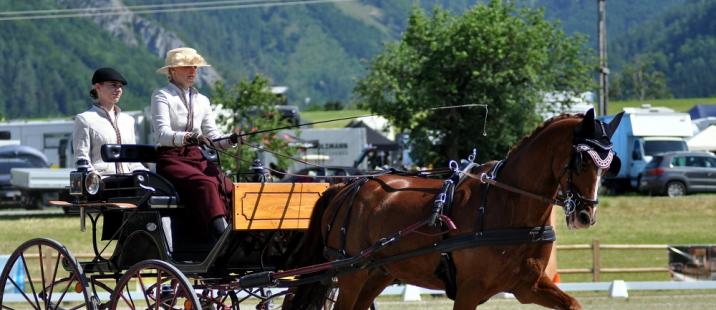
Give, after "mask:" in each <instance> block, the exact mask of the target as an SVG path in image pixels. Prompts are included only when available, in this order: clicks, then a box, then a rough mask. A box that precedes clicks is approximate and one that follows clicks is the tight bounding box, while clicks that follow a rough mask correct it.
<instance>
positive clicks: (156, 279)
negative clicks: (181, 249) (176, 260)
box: [109, 259, 201, 310]
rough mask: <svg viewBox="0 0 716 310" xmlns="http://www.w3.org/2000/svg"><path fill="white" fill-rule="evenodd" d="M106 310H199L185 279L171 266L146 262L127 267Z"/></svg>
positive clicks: (196, 300) (156, 261)
mask: <svg viewBox="0 0 716 310" xmlns="http://www.w3.org/2000/svg"><path fill="white" fill-rule="evenodd" d="M109 308H110V309H163V310H169V309H172V310H173V309H187V310H188V309H194V310H199V309H201V304H200V303H199V299H198V298H197V296H196V294H195V293H194V288H193V287H192V286H191V284H190V283H189V280H187V278H186V277H185V276H184V274H182V273H181V271H179V270H178V269H177V268H176V267H174V266H172V265H171V264H169V263H167V262H164V261H161V260H156V259H150V260H145V261H141V262H139V263H137V264H135V265H134V266H132V268H129V271H127V273H126V274H124V276H122V278H120V279H119V282H118V283H117V286H116V287H115V289H114V292H113V293H112V299H111V301H110V307H109Z"/></svg>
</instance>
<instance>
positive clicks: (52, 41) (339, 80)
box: [0, 0, 714, 118]
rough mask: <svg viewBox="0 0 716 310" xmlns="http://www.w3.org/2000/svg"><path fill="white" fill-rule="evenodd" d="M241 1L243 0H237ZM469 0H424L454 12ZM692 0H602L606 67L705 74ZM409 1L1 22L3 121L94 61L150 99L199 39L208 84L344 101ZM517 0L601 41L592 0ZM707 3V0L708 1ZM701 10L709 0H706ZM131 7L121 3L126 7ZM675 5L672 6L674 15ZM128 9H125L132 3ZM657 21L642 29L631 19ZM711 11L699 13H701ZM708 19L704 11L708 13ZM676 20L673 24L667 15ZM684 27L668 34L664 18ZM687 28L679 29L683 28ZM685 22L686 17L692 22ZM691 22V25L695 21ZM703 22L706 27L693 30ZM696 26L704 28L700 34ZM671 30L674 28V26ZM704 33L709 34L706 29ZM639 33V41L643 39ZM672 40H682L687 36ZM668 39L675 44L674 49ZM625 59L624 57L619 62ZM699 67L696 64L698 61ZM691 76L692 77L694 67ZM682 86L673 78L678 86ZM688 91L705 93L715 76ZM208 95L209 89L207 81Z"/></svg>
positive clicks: (69, 104)
mask: <svg viewBox="0 0 716 310" xmlns="http://www.w3.org/2000/svg"><path fill="white" fill-rule="evenodd" d="M193 2H194V1H189V0H154V1H151V2H150V1H147V0H56V1H53V0H33V1H0V11H4V12H7V11H22V10H39V9H69V8H98V7H107V6H119V7H126V6H132V5H146V4H148V3H151V4H152V5H159V4H176V5H177V6H178V5H180V4H181V5H183V4H188V3H193ZM242 2H243V3H246V1H242ZM476 2H484V1H475V0H421V1H418V2H417V3H418V4H419V5H421V6H422V7H423V8H425V9H427V10H429V9H430V8H431V7H433V6H435V5H440V6H442V7H446V8H448V9H449V10H451V11H453V12H455V13H456V14H461V12H463V11H464V10H465V9H466V8H467V7H469V6H471V5H474V4H475V3H476ZM694 2H695V1H687V0H649V1H607V10H608V11H607V21H608V36H609V38H610V39H612V40H614V39H617V40H619V38H621V37H623V36H624V35H628V36H629V38H628V39H624V41H623V42H622V41H616V42H617V43H614V44H612V43H610V45H609V46H610V51H609V59H610V66H611V67H612V69H613V71H617V70H619V67H620V64H621V63H624V61H630V59H631V58H632V57H633V56H634V55H637V54H640V53H645V52H648V53H655V52H656V51H660V50H663V51H665V52H663V55H664V59H668V61H665V63H666V64H663V65H662V66H663V68H662V69H663V71H664V72H666V73H667V75H669V76H670V78H671V77H673V80H670V86H672V89H673V90H674V92H675V93H676V92H677V91H678V93H677V95H680V96H686V95H690V94H692V91H691V90H689V89H688V87H686V85H692V84H694V83H697V82H698V81H704V80H708V79H710V73H709V72H708V71H707V70H703V69H700V68H703V67H706V66H708V65H710V63H712V62H713V60H712V59H711V58H710V56H709V55H708V54H714V53H713V52H712V49H711V43H710V40H711V39H710V38H711V37H712V35H711V34H713V33H714V32H713V29H712V28H709V27H710V26H709V25H708V23H707V22H708V20H703V23H706V24H704V25H698V27H697V28H698V29H695V31H696V32H694V34H696V36H693V37H692V36H691V32H688V31H687V30H689V31H690V29H691V28H683V29H681V30H678V29H675V28H678V27H677V26H678V25H682V24H689V23H691V22H692V20H693V21H694V22H695V21H696V20H701V19H700V18H699V17H698V16H695V17H691V15H686V17H685V16H682V15H683V14H692V12H691V11H689V10H685V9H681V10H679V8H680V7H684V8H685V7H688V6H689V5H682V4H683V3H694ZM267 3H268V2H267ZM414 3H416V2H415V1H414V0H390V1H385V0H360V1H353V2H343V3H322V4H311V5H286V6H273V7H253V8H241V9H226V10H207V11H194V12H164V13H149V14H146V13H145V14H125V15H108V16H94V17H75V18H59V19H38V20H18V21H0V25H1V26H0V55H3V57H2V58H0V70H2V72H3V73H2V74H1V76H0V113H2V114H3V115H4V116H5V117H6V118H17V117H46V116H70V115H73V114H75V113H78V112H80V111H82V110H84V109H86V107H87V106H88V105H89V104H90V100H89V97H88V95H87V92H88V90H89V88H90V85H89V79H90V76H91V74H92V72H93V70H94V69H96V68H98V67H102V66H112V67H115V68H117V69H119V70H120V71H121V72H122V73H123V74H124V75H125V77H126V78H127V79H128V80H129V86H128V87H127V88H126V91H125V95H124V98H123V100H122V105H123V107H124V108H125V109H129V110H134V109H139V108H142V107H145V106H147V105H148V104H149V96H150V94H151V91H152V90H153V89H155V88H157V87H160V86H161V85H163V84H164V83H166V80H165V78H164V77H162V76H161V75H158V74H156V73H155V72H154V71H155V70H156V69H157V68H158V67H161V66H162V64H163V56H164V54H165V53H166V51H167V50H168V49H170V48H174V47H178V46H183V45H188V46H192V47H195V48H196V49H197V50H199V52H200V53H201V54H202V55H204V56H205V58H207V60H208V61H209V62H210V63H211V64H212V65H213V67H212V68H211V69H202V70H201V72H202V74H203V77H202V79H203V81H205V83H204V85H205V86H206V84H209V83H211V81H214V80H217V79H223V80H224V81H225V82H226V83H227V84H229V85H233V84H235V83H237V82H238V81H239V79H241V78H244V77H251V76H253V75H255V74H263V75H265V76H267V77H269V78H270V79H271V80H272V81H273V83H274V84H277V85H286V86H289V88H290V90H289V98H290V100H291V103H293V104H299V105H304V104H306V103H307V102H308V101H307V98H309V99H308V100H310V103H311V104H314V105H319V106H320V105H322V104H323V103H324V102H325V101H327V100H341V101H344V102H348V101H349V100H350V98H351V91H352V88H353V85H354V81H355V79H356V78H359V77H361V76H363V75H364V74H365V68H366V63H367V62H368V61H370V59H371V58H373V57H374V56H375V55H376V54H377V53H379V52H380V51H381V49H382V48H383V46H384V44H386V43H387V42H393V41H395V40H398V39H399V38H400V35H401V33H402V31H403V29H404V28H405V24H406V21H407V18H408V14H409V13H410V9H411V7H412V6H413V5H414ZM517 3H519V4H524V5H530V6H534V7H544V10H545V15H546V17H547V18H550V19H559V20H561V23H562V25H563V26H564V27H565V29H566V32H567V33H575V32H580V33H584V34H587V35H588V37H589V39H590V42H591V44H592V45H593V46H595V47H596V23H597V21H596V6H597V5H596V1H594V0H529V1H520V2H517ZM704 3H706V1H704ZM703 7H704V10H705V12H707V10H706V9H708V8H707V7H706V4H703ZM127 10H128V9H127ZM672 11H673V13H669V12H672ZM127 12H128V13H129V11H127ZM661 13H669V14H671V15H669V16H671V17H667V19H666V20H664V21H659V22H653V23H652V26H650V27H649V28H651V29H652V30H650V31H649V32H648V34H644V35H640V34H639V33H636V31H634V32H635V33H634V34H630V31H627V30H628V29H632V30H636V28H635V26H636V25H640V24H641V23H642V22H643V21H648V20H651V19H654V17H655V16H656V15H658V14H661ZM703 14H706V13H703ZM707 17H709V18H711V15H708V16H707ZM670 21H671V22H670ZM662 24H663V25H673V26H672V27H671V28H674V29H672V30H673V31H681V32H680V34H678V35H677V34H676V33H674V35H669V36H665V34H664V33H660V32H663V29H662V28H660V26H661V25H662ZM684 27H686V26H684ZM689 27H691V26H689ZM694 27H696V25H694ZM699 27H701V28H699ZM699 29H706V30H704V31H699ZM672 30H669V31H670V32H669V33H671V31H672ZM709 31H710V33H709ZM639 42H641V43H639ZM679 42H688V44H682V43H679ZM672 45H673V46H672ZM622 59H624V61H622ZM700 65H702V67H699V66H700ZM693 73H698V74H693ZM682 84H683V85H684V86H679V85H682ZM702 88H703V89H702V90H700V91H698V92H696V93H693V95H696V94H701V95H710V93H709V92H708V89H709V88H710V89H713V87H711V86H710V85H704V86H703V87H702ZM204 91H205V92H206V93H207V94H209V92H210V91H209V89H207V88H204Z"/></svg>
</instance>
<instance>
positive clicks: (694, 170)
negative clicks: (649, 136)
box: [639, 151, 716, 197]
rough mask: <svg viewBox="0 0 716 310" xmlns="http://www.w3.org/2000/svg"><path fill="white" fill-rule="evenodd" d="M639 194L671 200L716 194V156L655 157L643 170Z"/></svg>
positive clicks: (680, 154)
mask: <svg viewBox="0 0 716 310" xmlns="http://www.w3.org/2000/svg"><path fill="white" fill-rule="evenodd" d="M639 191H641V192H644V193H650V194H665V195H668V196H670V197H674V196H682V195H685V194H687V193H695V192H716V155H714V154H713V153H710V152H689V151H679V152H667V153H661V154H658V155H655V156H654V158H653V159H652V160H651V162H649V163H648V164H647V165H646V166H645V167H644V170H642V173H641V180H640V181H639Z"/></svg>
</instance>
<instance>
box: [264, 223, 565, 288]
mask: <svg viewBox="0 0 716 310" xmlns="http://www.w3.org/2000/svg"><path fill="white" fill-rule="evenodd" d="M425 223H426V222H423V223H422V224H425ZM417 224H420V223H417ZM414 225H415V224H414ZM399 237H400V235H398V236H394V238H390V239H386V238H383V239H381V240H379V241H378V242H376V243H375V244H374V245H373V246H372V247H370V248H368V249H366V250H363V251H361V253H360V254H359V255H356V256H352V257H348V258H344V259H338V260H334V261H330V262H325V263H321V264H316V265H311V266H305V267H301V268H296V269H292V270H286V271H281V272H275V273H274V272H270V273H271V275H270V276H271V278H272V279H274V280H277V281H280V280H279V279H280V278H286V277H295V276H301V275H306V274H311V273H316V272H325V274H323V275H320V276H316V277H312V279H313V280H314V281H318V280H320V279H324V278H329V277H333V276H334V275H336V274H339V273H348V272H353V271H357V270H361V269H366V268H376V267H380V266H383V265H386V264H389V263H392V262H395V261H399V260H404V259H408V258H412V257H417V256H421V255H425V254H431V253H438V252H450V251H456V250H460V249H467V248H474V247H478V246H483V245H514V244H525V243H550V242H554V241H555V240H556V235H555V232H554V229H553V228H552V226H539V227H529V228H516V229H495V230H488V231H484V232H482V233H472V234H466V235H462V236H456V237H452V238H449V239H445V240H442V241H439V242H436V243H434V244H433V245H430V246H426V247H422V248H418V249H415V250H413V251H408V252H405V253H401V254H398V255H394V256H390V257H384V258H380V259H371V257H372V256H373V254H375V253H376V252H378V251H380V250H381V249H383V248H385V247H387V246H389V245H391V244H393V243H394V242H395V241H397V240H398V239H400V238H399Z"/></svg>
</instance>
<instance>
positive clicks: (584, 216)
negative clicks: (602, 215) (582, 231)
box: [579, 210, 592, 224]
mask: <svg viewBox="0 0 716 310" xmlns="http://www.w3.org/2000/svg"><path fill="white" fill-rule="evenodd" d="M591 220H592V217H591V216H590V215H589V212H587V211H586V210H582V211H579V221H580V222H582V223H583V224H589V223H590V222H591Z"/></svg>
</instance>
